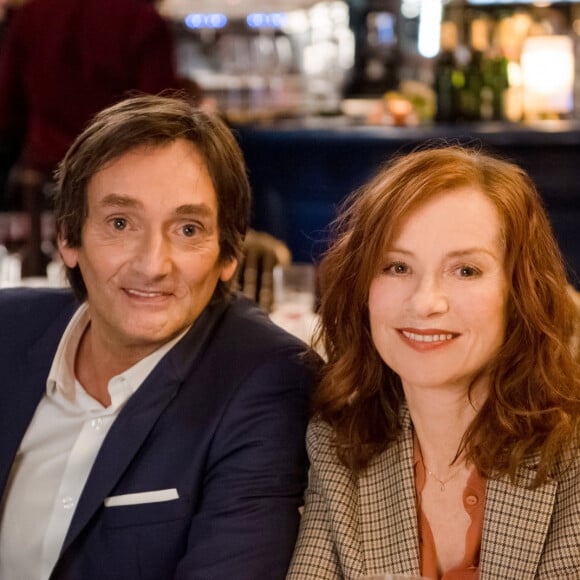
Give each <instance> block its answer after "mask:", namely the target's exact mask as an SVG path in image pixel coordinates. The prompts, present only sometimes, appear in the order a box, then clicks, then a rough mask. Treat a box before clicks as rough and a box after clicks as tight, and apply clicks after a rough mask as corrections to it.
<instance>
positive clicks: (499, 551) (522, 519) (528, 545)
mask: <svg viewBox="0 0 580 580" xmlns="http://www.w3.org/2000/svg"><path fill="white" fill-rule="evenodd" d="M535 459H536V458H532V459H531V460H530V461H528V462H526V464H524V465H523V466H522V467H521V468H520V470H519V472H518V477H517V485H513V484H512V483H511V482H510V480H509V478H507V477H504V478H502V479H500V480H489V481H488V484H487V490H486V498H485V516H484V523H483V536H482V545H481V562H480V573H481V579H482V580H488V579H492V578H494V579H495V578H497V579H500V578H535V577H536V571H537V568H538V564H539V561H540V557H541V555H542V550H543V547H544V543H545V540H546V535H547V533H548V528H549V526H550V520H551V517H552V510H553V507H554V501H555V498H556V491H557V487H558V484H557V482H556V481H554V480H549V481H548V482H546V483H545V484H543V485H541V486H540V487H538V488H536V489H529V485H530V484H531V483H532V482H533V480H534V477H535V475H536V470H535V465H536V464H537V462H536V460H535Z"/></svg>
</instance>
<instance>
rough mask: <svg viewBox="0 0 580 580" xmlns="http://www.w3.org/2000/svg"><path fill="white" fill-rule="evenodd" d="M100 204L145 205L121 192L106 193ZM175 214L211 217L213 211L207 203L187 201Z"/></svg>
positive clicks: (105, 205)
mask: <svg viewBox="0 0 580 580" xmlns="http://www.w3.org/2000/svg"><path fill="white" fill-rule="evenodd" d="M99 205H100V206H102V207H143V204H142V203H141V202H140V201H139V200H138V199H135V198H134V197H130V196H128V195H121V194H119V193H109V194H107V195H105V197H103V199H101V201H100V202H99ZM175 214H176V215H179V216H188V215H196V216H199V217H211V216H212V215H213V211H212V210H211V208H210V207H209V206H208V205H207V204H205V203H186V204H184V205H180V206H179V207H177V208H175Z"/></svg>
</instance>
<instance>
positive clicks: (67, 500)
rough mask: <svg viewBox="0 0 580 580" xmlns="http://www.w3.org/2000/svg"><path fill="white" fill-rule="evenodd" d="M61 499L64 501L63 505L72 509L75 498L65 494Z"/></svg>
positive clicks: (67, 508) (66, 508)
mask: <svg viewBox="0 0 580 580" xmlns="http://www.w3.org/2000/svg"><path fill="white" fill-rule="evenodd" d="M61 501H62V507H63V508H64V509H65V510H70V509H72V508H73V507H74V505H75V500H74V499H73V498H72V497H71V496H70V495H65V496H64V497H63V498H61Z"/></svg>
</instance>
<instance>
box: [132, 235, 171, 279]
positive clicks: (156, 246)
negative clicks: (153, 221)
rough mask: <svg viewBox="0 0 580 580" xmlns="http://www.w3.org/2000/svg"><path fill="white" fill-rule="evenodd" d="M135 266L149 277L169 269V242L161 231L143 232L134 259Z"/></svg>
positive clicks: (166, 271) (166, 272) (161, 274)
mask: <svg viewBox="0 0 580 580" xmlns="http://www.w3.org/2000/svg"><path fill="white" fill-rule="evenodd" d="M134 263H135V266H136V268H137V269H138V270H139V272H141V273H142V274H145V275H147V276H149V277H151V278H155V277H159V276H164V275H166V274H168V273H169V272H170V270H171V244H170V242H169V240H168V239H167V236H166V235H165V234H164V233H163V232H162V231H149V232H146V233H144V235H143V237H142V239H141V241H140V244H139V245H138V248H137V252H136V256H135V259H134Z"/></svg>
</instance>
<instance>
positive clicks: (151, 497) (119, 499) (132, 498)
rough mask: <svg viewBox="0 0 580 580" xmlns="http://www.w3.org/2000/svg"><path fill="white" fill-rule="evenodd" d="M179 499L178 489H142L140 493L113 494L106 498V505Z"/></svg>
mask: <svg viewBox="0 0 580 580" xmlns="http://www.w3.org/2000/svg"><path fill="white" fill-rule="evenodd" d="M173 499H179V494H178V493H177V489H175V488H174V487H173V488H171V489H157V490H155V491H142V492H140V493H125V494H123V495H111V496H109V497H106V498H105V507H116V506H121V505H138V504H142V503H159V502H161V501H171V500H173Z"/></svg>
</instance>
